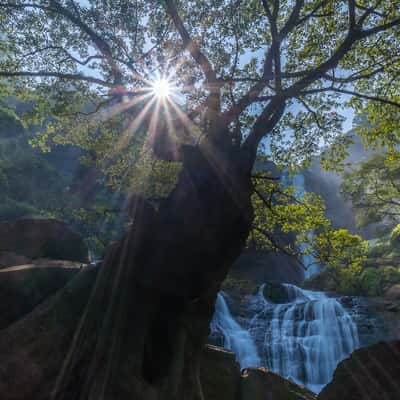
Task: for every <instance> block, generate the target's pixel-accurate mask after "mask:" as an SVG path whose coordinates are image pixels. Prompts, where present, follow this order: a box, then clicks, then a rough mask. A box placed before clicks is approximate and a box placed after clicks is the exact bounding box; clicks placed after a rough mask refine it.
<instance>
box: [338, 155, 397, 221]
mask: <svg viewBox="0 0 400 400" xmlns="http://www.w3.org/2000/svg"><path fill="white" fill-rule="evenodd" d="M342 192H343V194H344V195H345V196H346V197H347V198H348V199H349V200H350V201H351V202H352V205H353V207H354V208H355V210H356V216H357V223H358V225H359V226H360V227H363V226H366V225H368V224H370V223H372V222H381V221H382V220H384V221H387V222H388V223H390V224H392V225H393V224H394V223H396V221H398V219H399V217H400V201H399V198H400V164H399V163H395V162H390V161H389V158H388V154H387V153H380V154H376V155H374V156H372V157H371V158H370V159H369V160H367V161H365V162H361V163H360V164H359V165H358V167H357V168H355V169H354V170H353V171H350V172H347V173H345V174H344V180H343V184H342Z"/></svg>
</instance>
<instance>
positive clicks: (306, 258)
mask: <svg viewBox="0 0 400 400" xmlns="http://www.w3.org/2000/svg"><path fill="white" fill-rule="evenodd" d="M292 185H293V187H294V190H295V194H296V197H298V198H299V199H301V198H303V197H304V193H305V180H304V175H303V174H302V173H298V174H296V175H294V176H293V178H292ZM308 235H309V239H311V238H312V237H313V235H314V232H309V233H308ZM300 247H301V250H304V248H305V247H306V245H305V244H302V245H300ZM302 261H303V264H304V265H305V266H307V269H306V271H305V278H310V277H311V276H313V275H314V274H316V273H318V272H319V271H321V265H319V264H318V263H316V262H315V258H314V256H313V255H311V254H304V255H303V257H302Z"/></svg>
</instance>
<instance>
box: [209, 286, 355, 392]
mask: <svg viewBox="0 0 400 400" xmlns="http://www.w3.org/2000/svg"><path fill="white" fill-rule="evenodd" d="M283 288H284V290H285V291H286V295H287V297H286V301H285V303H282V304H276V303H271V302H269V301H267V300H266V299H265V297H264V295H263V291H264V285H262V286H261V287H260V289H259V291H258V293H257V294H256V295H252V296H249V298H248V300H247V301H246V304H245V310H244V311H245V312H244V313H243V312H242V313H241V316H238V317H233V316H232V313H231V312H230V310H229V307H228V304H227V299H228V295H227V294H225V293H223V292H221V293H219V294H218V298H217V302H216V307H215V313H214V317H213V320H212V322H211V326H210V328H211V337H214V341H216V339H215V338H219V343H218V344H220V345H223V346H224V347H225V348H227V349H230V350H232V351H233V352H234V353H235V354H236V358H237V360H238V362H239V363H240V366H241V368H242V369H243V368H246V367H250V366H253V367H256V366H257V367H259V366H261V367H265V368H267V369H269V370H271V371H273V372H275V373H277V374H279V375H281V376H283V377H284V378H287V379H290V380H292V381H294V382H296V383H298V384H300V385H303V386H306V387H307V388H309V389H310V390H312V391H313V392H316V393H318V392H320V391H321V389H322V388H323V387H324V386H325V385H326V384H327V383H328V382H329V381H330V380H331V379H332V376H333V372H334V370H335V368H336V366H337V364H338V363H339V362H340V361H341V360H343V359H344V358H346V357H348V356H349V355H350V353H351V352H353V351H354V350H355V349H356V348H358V347H359V345H360V344H359V337H358V331H357V326H356V324H355V323H354V321H353V320H352V317H351V316H350V314H349V313H348V312H347V311H346V310H345V309H344V308H343V306H342V305H341V304H340V303H339V302H338V301H337V300H336V299H335V298H331V297H328V296H327V295H325V294H324V293H323V292H314V291H309V290H303V289H300V288H298V287H296V286H294V285H290V284H283ZM243 314H245V316H243Z"/></svg>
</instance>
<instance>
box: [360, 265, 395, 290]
mask: <svg viewBox="0 0 400 400" xmlns="http://www.w3.org/2000/svg"><path fill="white" fill-rule="evenodd" d="M399 282H400V271H399V269H398V268H395V267H393V266H385V267H381V268H372V267H370V268H366V269H365V270H364V271H363V272H362V273H361V276H360V284H361V290H362V291H363V293H364V294H366V295H368V296H381V295H382V294H383V293H384V292H385V290H387V289H388V288H389V287H390V286H392V285H394V284H397V283H399Z"/></svg>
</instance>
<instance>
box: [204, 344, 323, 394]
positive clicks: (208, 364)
mask: <svg viewBox="0 0 400 400" xmlns="http://www.w3.org/2000/svg"><path fill="white" fill-rule="evenodd" d="M200 377H201V382H202V387H203V392H204V398H205V399H207V400H278V399H279V400H314V399H315V398H316V396H315V394H314V393H312V392H310V391H309V390H308V389H306V388H303V387H301V386H298V385H296V384H295V383H292V382H290V381H288V380H286V379H283V378H282V377H280V376H279V375H277V374H274V373H273V372H270V371H267V370H266V369H264V368H248V369H245V370H243V371H242V373H240V367H239V364H238V363H237V362H236V361H235V354H234V353H232V352H231V351H229V350H226V349H223V348H221V347H217V346H211V345H207V346H206V347H205V349H204V353H203V360H202V364H201V374H200Z"/></svg>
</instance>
